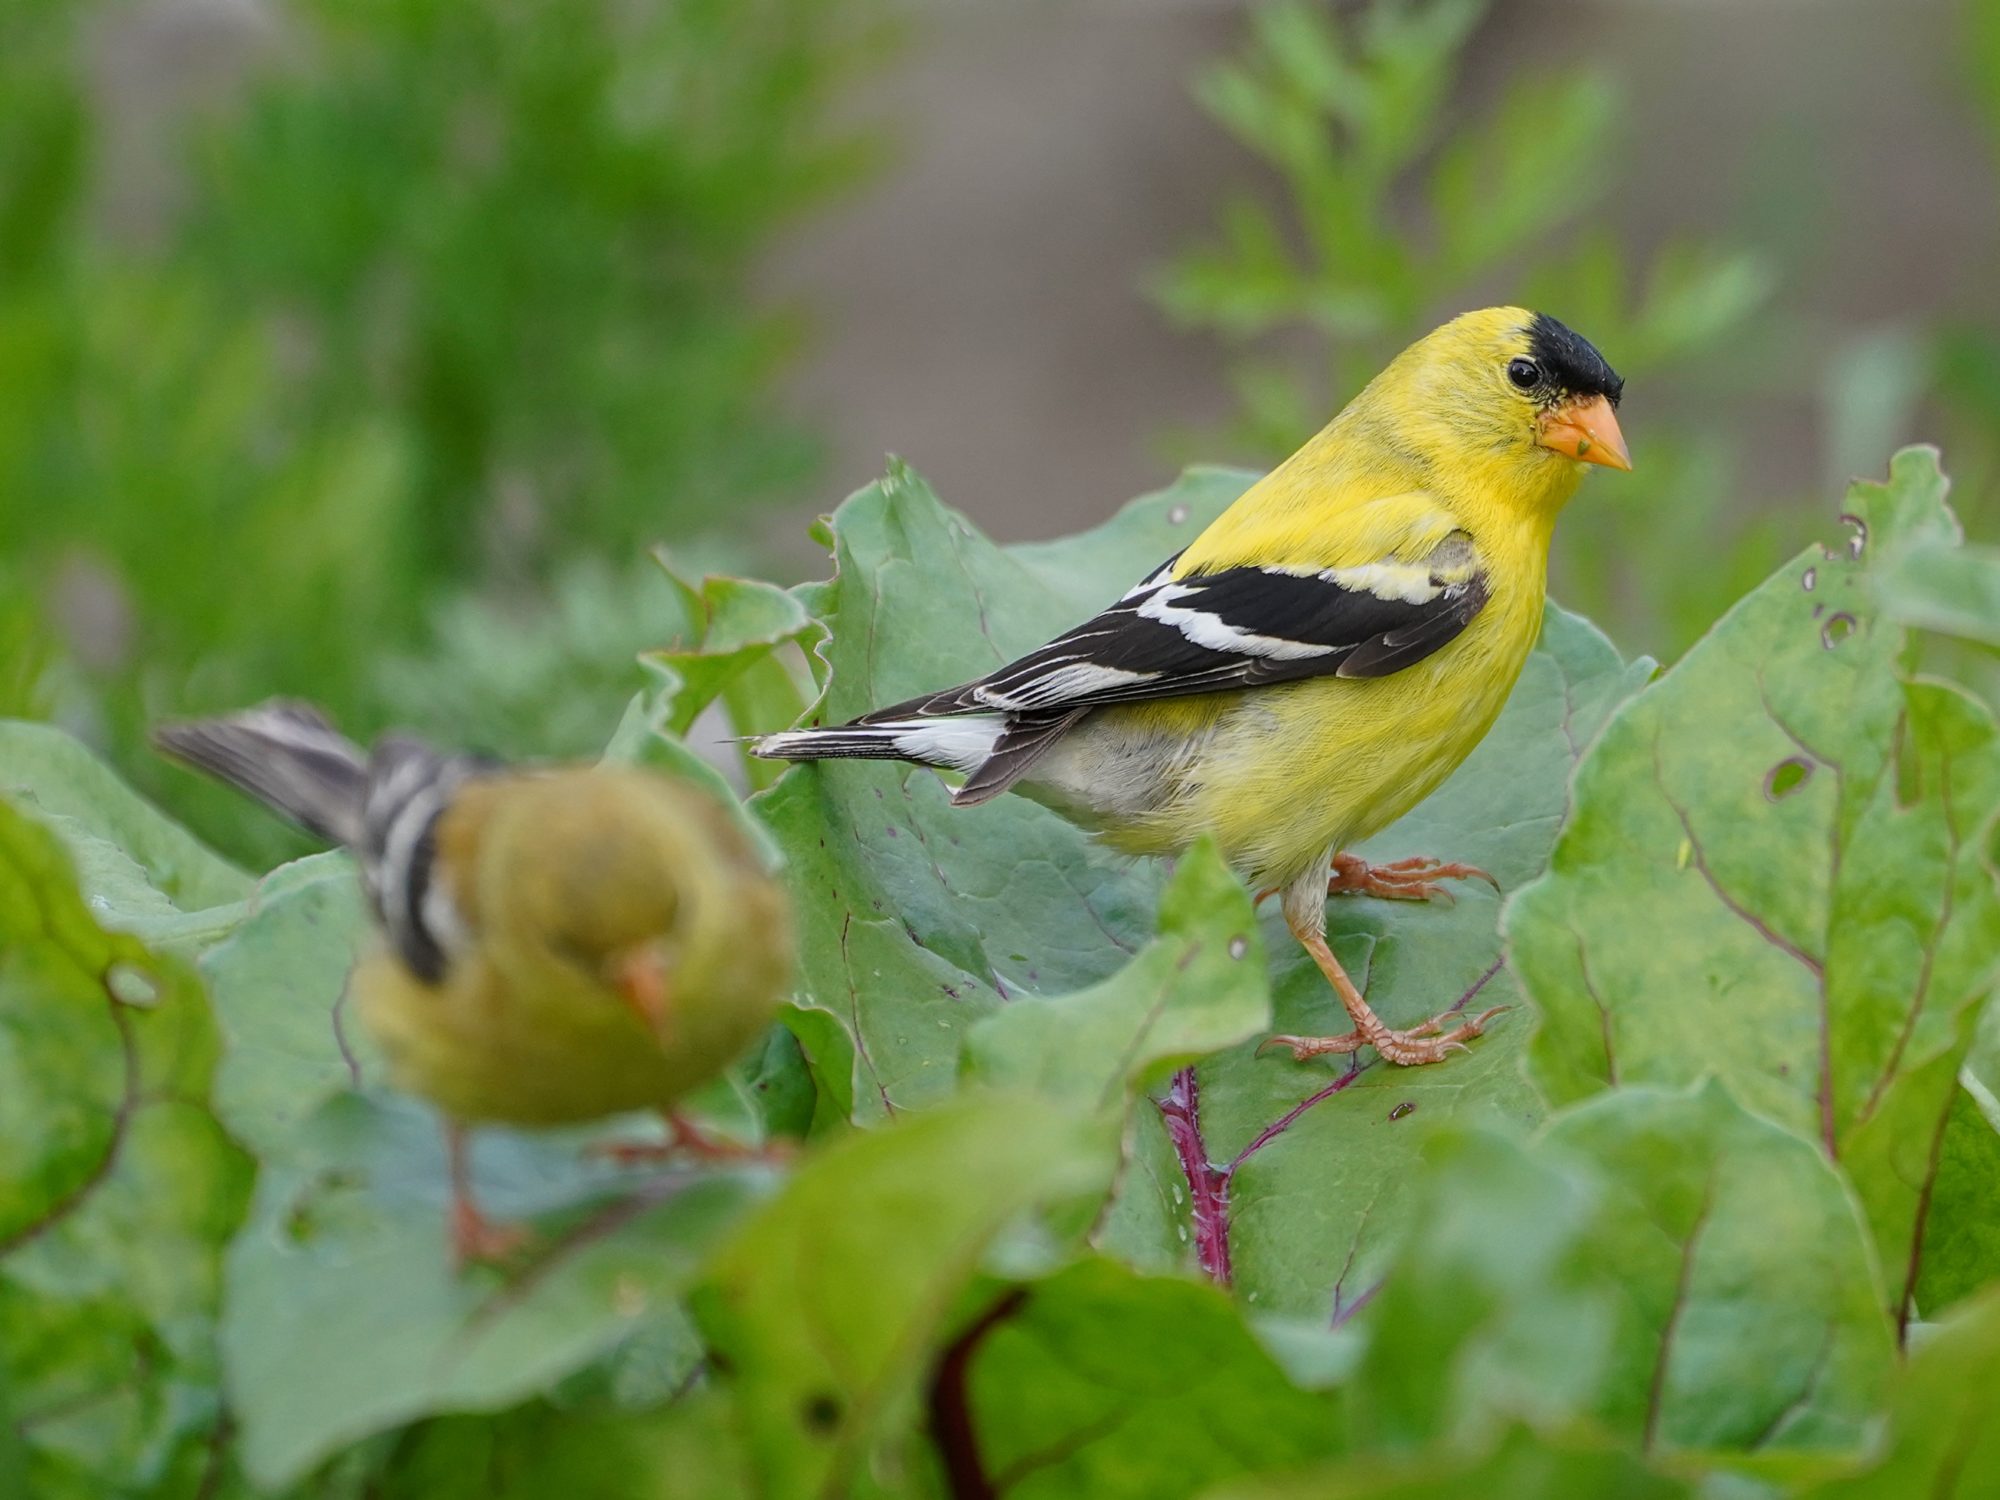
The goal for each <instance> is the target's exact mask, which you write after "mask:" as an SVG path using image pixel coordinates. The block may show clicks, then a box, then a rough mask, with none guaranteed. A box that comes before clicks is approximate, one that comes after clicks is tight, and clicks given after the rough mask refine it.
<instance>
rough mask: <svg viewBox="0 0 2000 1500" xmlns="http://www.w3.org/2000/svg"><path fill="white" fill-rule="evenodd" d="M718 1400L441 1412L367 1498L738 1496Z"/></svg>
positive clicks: (736, 1463) (740, 1479) (707, 1499)
mask: <svg viewBox="0 0 2000 1500" xmlns="http://www.w3.org/2000/svg"><path fill="white" fill-rule="evenodd" d="M730 1415H731V1414H730V1413H729V1412H728V1411H727V1409H726V1408H725V1407H724V1405H723V1403H721V1402H719V1401H716V1400H712V1399H704V1398H703V1397H702V1396H693V1397H689V1398H686V1399H684V1400H681V1401H679V1402H677V1403H675V1404H674V1405H672V1406H671V1407H669V1408H668V1409H665V1410H658V1411H617V1410H603V1411H600V1410H589V1411H563V1410H556V1409H554V1408H552V1407H550V1406H548V1405H547V1404H545V1403H540V1402H537V1403H531V1404H529V1405H528V1406H526V1407H524V1408H521V1409H519V1410H516V1411H511V1412H507V1413H505V1414H504V1415H501V1416H498V1417H444V1418H440V1419H438V1420H437V1421H434V1422H428V1423H425V1424H424V1425H423V1426H422V1427H421V1428H419V1429H417V1431H416V1432H414V1433H413V1434H412V1435H411V1437H410V1438H409V1439H408V1440H406V1441H405V1442H404V1443H402V1444H401V1445H399V1447H398V1450H397V1452H396V1455H395V1457H394V1460H393V1461H392V1463H391V1464H390V1465H389V1466H388V1468H387V1469H386V1471H385V1472H383V1473H382V1474H381V1475H380V1476H379V1477H378V1478H377V1479H376V1480H375V1483H374V1486H373V1487H372V1488H371V1489H370V1490H369V1492H368V1493H369V1496H370V1497H371V1500H375V1497H379V1500H552V1497H556V1496H560V1497H562V1500H660V1497H661V1496H667V1495H670V1496H672V1497H673V1500H741V1497H742V1496H744V1495H746V1494H748V1493H750V1490H749V1475H748V1471H747V1469H746V1468H745V1467H744V1463H743V1458H742V1455H741V1453H740V1452H739V1451H737V1450H738V1449H739V1448H740V1445H739V1444H737V1443H735V1442H734V1441H733V1438H734V1434H733V1433H732V1432H731V1430H730V1428H729V1425H728V1421H729V1417H730Z"/></svg>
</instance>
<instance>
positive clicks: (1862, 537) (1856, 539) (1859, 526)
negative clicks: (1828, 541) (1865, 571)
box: [1840, 515, 1868, 560]
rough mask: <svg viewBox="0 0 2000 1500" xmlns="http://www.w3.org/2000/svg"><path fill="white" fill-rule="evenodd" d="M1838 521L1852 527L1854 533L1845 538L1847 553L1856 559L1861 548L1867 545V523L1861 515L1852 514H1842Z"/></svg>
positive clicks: (1859, 554)
mask: <svg viewBox="0 0 2000 1500" xmlns="http://www.w3.org/2000/svg"><path fill="white" fill-rule="evenodd" d="M1840 523H1841V525H1843V526H1852V527H1853V528H1854V535H1853V536H1851V537H1849V538H1848V539H1847V555H1848V556H1849V557H1850V558H1854V559H1857V560H1858V559H1859V558H1860V556H1861V553H1862V550H1863V549H1864V548H1866V547H1867V545H1868V523H1867V522H1866V521H1864V520H1862V519H1861V517H1859V516H1852V515H1842V516H1841V518H1840Z"/></svg>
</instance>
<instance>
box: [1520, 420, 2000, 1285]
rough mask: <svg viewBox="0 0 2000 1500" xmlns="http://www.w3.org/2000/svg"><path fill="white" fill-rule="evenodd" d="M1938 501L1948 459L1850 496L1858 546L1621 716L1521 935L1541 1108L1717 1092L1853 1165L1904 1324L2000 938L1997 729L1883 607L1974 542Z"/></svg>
mask: <svg viewBox="0 0 2000 1500" xmlns="http://www.w3.org/2000/svg"><path fill="white" fill-rule="evenodd" d="M1944 489H1945V485H1944V480H1943V477H1942V476H1941V475H1940V473H1939V472H1938V468H1937V463H1936V457H1935V455H1934V454H1932V453H1930V452H1929V451H1928V450H1921V449H1912V450H1909V451H1907V452H1905V453H1903V454H1900V455H1899V456H1898V457H1897V459H1896V461H1895V463H1894V465H1893V467H1892V470H1891V478H1890V481H1889V483H1888V484H1886V485H1880V484H1863V485H1857V486H1856V487H1855V488H1854V490H1853V492H1852V493H1851V495H1850V497H1849V506H1850V509H1851V510H1852V511H1853V512H1854V516H1855V520H1856V526H1855V535H1854V538H1853V540H1852V542H1851V543H1850V544H1849V545H1847V546H1845V547H1843V548H1840V549H1838V550H1829V549H1818V548H1816V549H1812V550H1810V551H1809V552H1808V553H1807V554H1806V555H1805V556H1804V557H1802V558H1800V559H1798V560H1797V561H1796V562H1794V563H1793V564H1792V565H1790V566H1788V567H1786V568H1784V569H1781V570H1780V571H1779V572H1778V573H1777V574H1776V575H1774V576H1773V577H1772V578H1771V579H1770V581H1768V582H1767V583H1765V584H1764V585H1763V586H1762V587H1760V588H1759V589H1757V590H1756V591H1755V592H1754V593H1752V594H1751V595H1750V596H1749V597H1748V598H1746V599H1745V600H1743V602H1742V603H1741V604H1739V605H1738V606H1737V607H1736V608H1735V609H1733V610H1732V611H1731V612H1730V613H1729V614H1728V615H1727V616H1726V617H1725V618H1724V619H1723V620H1722V621H1721V622H1720V623H1719V624H1717V625H1716V626H1715V628H1714V629H1713V630H1712V631H1711V632H1710V633H1709V634H1708V636H1707V637H1705V638H1704V639H1703V640H1702V641H1701V642H1700V643H1699V644H1698V645H1697V646H1696V647H1695V648H1694V649H1693V650H1692V651H1690V652H1689V653H1688V656H1687V658H1686V659H1685V660H1684V661H1682V662H1681V663H1680V664H1679V665H1678V666H1677V667H1676V668H1675V669H1674V670H1673V671H1672V672H1670V673H1669V674H1667V676H1666V677H1664V678H1663V679H1662V680H1661V681H1660V682H1659V683H1657V684H1655V685H1654V686H1653V687H1652V688H1651V689H1649V690H1648V691H1647V692H1646V693H1644V694H1643V695H1641V696H1640V697H1638V698H1637V699H1635V700H1633V701H1632V702H1631V703H1630V704H1628V705H1627V706H1626V707H1625V709H1624V710H1623V711H1622V712H1620V713H1619V714H1617V715H1616V716H1615V717H1614V718H1613V720H1612V721H1611V723H1610V725H1609V726H1608V727H1607V728H1606V730H1605V732H1604V734H1603V736H1602V738H1601V739H1600V740H1599V741H1598V744H1597V746H1596V748H1595V750H1594V751H1593V752H1592V753H1591V754H1590V756H1589V758H1588V759H1587V760H1586V761H1585V762H1584V764H1583V766H1582V767H1581V769H1580V770H1579V772H1578V775H1577V782H1576V810H1575V814H1574V816H1573V817H1572V818H1571V820H1570V822H1569V824H1568V825H1567V827H1566V828H1565V830H1564V833H1563V837H1562V840H1561V842H1560V843H1559V844H1558V845H1557V847H1556V851H1555V856H1554V860H1553V863H1552V865H1551V868H1550V872H1549V874H1548V876H1547V877H1546V878H1545V879H1544V880H1542V881H1540V882H1539V883H1537V884H1536V885H1534V886H1533V887H1531V888H1530V889H1528V890H1526V891H1523V892H1521V893H1520V894H1519V895H1518V896H1517V897H1516V898H1515V900H1514V902H1513V903H1512V905H1511V906H1510V908H1509V911H1508V920H1507V930H1508V937H1509V941H1510V943H1511V945H1512V952H1513V955H1514V962H1515V965H1516V966H1517V967H1518V969H1519V970H1520V972H1521V974H1522V976H1523V978H1524V980H1525V982H1526V984H1527V987H1528V989H1529V991H1530V992H1531V993H1532V995H1533V996H1534V999H1535V1001H1536V1003H1537V1005H1538V1007H1539V1008H1540V1010H1541V1013H1542V1024H1541V1027H1540V1029H1539V1031H1538V1032H1537V1034H1536V1038H1535V1041H1534V1044H1533V1047H1532V1057H1533V1066H1534V1073H1535V1077H1536V1079H1537V1081H1538V1082H1540V1084H1541V1085H1542V1087H1543V1088H1544V1089H1545V1090H1546V1091H1547V1092H1548V1093H1549V1095H1550V1096H1551V1097H1552V1098H1554V1099H1556V1100H1557V1101H1563V1100H1569V1099H1576V1098H1581V1097H1584V1096H1586V1095H1588V1094H1590V1093H1591V1092H1593V1091H1596V1090H1601V1089H1606V1088H1610V1087H1612V1086H1614V1085H1618V1084H1626V1083H1634V1082H1649V1081H1650V1082H1664V1083H1680V1082H1687V1081H1691V1080H1694V1079H1696V1078H1699V1077H1702V1076H1703V1075H1705V1074H1709V1073H1715V1074H1717V1075H1719V1076H1720V1077H1721V1078H1723V1079H1724V1080H1725V1081H1727V1083H1728V1084H1729V1086H1730V1087H1731V1088H1732V1089H1733V1090H1734V1091H1735V1092H1736V1093H1737V1094H1738V1095H1739V1097H1741V1098H1742V1099H1743V1100H1744V1102H1745V1103H1747V1104H1748V1105H1750V1106H1751V1107H1752V1108H1754V1109H1757V1110H1759V1111H1762V1112H1764V1113H1767V1114H1769V1115H1771V1116H1772V1117H1773V1118H1775V1119H1778V1120H1781V1121H1783V1122H1785V1123H1786V1124H1788V1125H1790V1126H1792V1127H1793V1128H1795V1129H1797V1130H1799V1131H1801V1132H1804V1133H1806V1134H1807V1135H1809V1136H1811V1137H1812V1138H1814V1139H1817V1140H1818V1141H1819V1142H1820V1143H1821V1146H1822V1148H1823V1149H1824V1150H1825V1151H1826V1152H1827V1154H1828V1155H1829V1156H1831V1157H1836V1158H1838V1159H1839V1160H1841V1161H1842V1162H1843V1163H1844V1164H1845V1165H1846V1167H1847V1169H1848V1171H1849V1173H1850V1174H1851V1176H1852V1178H1853V1181H1854V1184H1855V1186H1856V1188H1857V1189H1858V1190H1859V1192H1860V1194H1861V1198H1862V1201H1863V1203H1864V1205H1865V1206H1866V1208H1867V1210H1868V1215H1869V1220H1870V1223H1871V1226H1872V1227H1873V1230H1874V1233H1875V1238H1876V1243H1877V1246H1878V1248H1879V1251H1880V1253H1881V1255H1882V1258H1883V1261H1884V1262H1885V1264H1886V1266H1887V1267H1888V1270H1889V1275H1888V1278H1887V1280H1888V1287H1887V1291H1888V1294H1889V1296H1890V1298H1891V1300H1892V1302H1893V1304H1894V1306H1895V1309H1896V1311H1897V1313H1898V1316H1899V1317H1900V1318H1902V1319H1904V1320H1907V1318H1908V1317H1909V1315H1910V1312H1911V1310H1912V1298H1913V1295H1914V1289H1915V1285H1916V1281H1917V1268H1918V1265H1919V1263H1920V1260H1921V1255H1922V1245H1923V1235H1924V1228H1925V1225H1924V1210H1925V1205H1926V1203H1927V1199H1928V1192H1929V1184H1930V1182H1931V1179H1932V1176H1933V1174H1934V1172H1935V1167H1936V1160H1937V1153H1938V1147H1937V1143H1938V1142H1939V1140H1940V1139H1941V1134H1942V1132H1943V1130H1944V1128H1945V1123H1946V1117H1947V1113H1948V1110H1949V1108H1950V1106H1951V1102H1952V1098H1953V1095H1954V1092H1955V1085H1954V1077H1955V1074H1956V1071H1957V1067H1958V1059H1959V1057H1960V1056H1961V1055H1962V1053H1963V1049H1964V1045H1965V1038H1966V1036H1967V1034H1968V1031H1969V1021H1970V1015H1971V1010H1972V1008H1973V1006H1974V1005H1975V1003H1976V1002H1977V1001H1978V1000H1979V999H1980V998H1981V997H1982V996H1983V995H1984V994H1985V993H1986V991H1987V989H1988V988H1989V986H1990V984H1991V982H1992V979H1993V975H1994V966H1995V960H1996V952H1995V947H1994V943H1993V934H1994V932H1995V931H1996V930H2000V900H1996V892H1995V882H1994V876H1993V870H1992V866H1991V865H1990V863H1989V862H1988V856H1987V852H1986V848H1985V836H1986V831H1987V828H1988V826H1989V823H1990V820H1991V818H1992V816H1993V813H1994V810H1995V808H1996V806H2000V743H1996V740H1995V736H1994V729H1993V723H1992V718H1991V716H1990V714H1988V713H1987V711H1986V710H1985V709H1984V708H1983V707H1982V706H1980V705H1979V704H1977V703H1976V702H1974V701H1973V700H1971V699H1970V698H1968V697H1966V696H1965V695H1963V694H1962V693H1959V692H1957V691H1955V690H1953V689H1951V688H1949V687H1946V686H1944V685H1941V684H1936V683H1928V682H1916V683H1911V682H1905V681H1904V680H1902V678H1901V677H1900V676H1899V675H1898V671H1897V665H1898V661H1899V658H1900V656H1901V654H1902V652H1903V647H1904V641H1903V633H1902V632H1901V631H1900V630H1899V629H1897V628H1896V627H1894V626H1893V625H1891V624H1890V623H1888V622H1886V621H1884V620H1881V619H1879V618H1878V617H1877V613H1876V608H1875V606H1874V605H1873V604H1872V603H1871V600H1870V596H1869V592H1868V587H1867V581H1868V576H1869V572H1870V569H1871V565H1872V564H1871V559H1873V558H1874V557H1875V556H1876V555H1877V554H1878V553H1883V552H1890V553H1893V552H1895V551H1897V550H1899V549H1900V548H1902V547H1903V546H1905V545H1908V544H1910V543H1912V542H1914V541H1921V540H1925V539H1939V540H1949V539H1950V538H1952V537H1955V536H1956V534H1957V533H1956V523H1955V521H1954V520H1953V519H1952V516H1951V513H1950V511H1949V510H1948V509H1947V507H1946V505H1945V502H1944ZM1640 914H1643V915H1640Z"/></svg>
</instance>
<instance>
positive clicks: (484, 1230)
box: [451, 1197, 531, 1271]
mask: <svg viewBox="0 0 2000 1500" xmlns="http://www.w3.org/2000/svg"><path fill="white" fill-rule="evenodd" d="M530 1238H531V1236H530V1235H529V1233H528V1231H527V1230H526V1229H524V1228H522V1227H521V1226H520V1225H519V1224H501V1223H496V1222H495V1221H494V1220H492V1219H489V1218H487V1217H486V1215H484V1214H482V1213H481V1212H480V1211H479V1209H478V1207H477V1206H476V1205H475V1204H474V1203H473V1202H472V1200H471V1199H470V1198H466V1197H454V1198H453V1200H452V1205H451V1259H452V1264H453V1265H454V1266H455V1267H457V1268H458V1269H459V1270H461V1271H463V1270H464V1269H465V1268H466V1267H467V1266H473V1265H493V1264H494V1263H496V1262H499V1261H504V1260H507V1259H509V1258H510V1257H511V1256H513V1255H514V1254H515V1253H516V1252H517V1251H519V1250H521V1249H522V1248H524V1247H525V1246H526V1245H527V1244H528V1242H529V1239H530Z"/></svg>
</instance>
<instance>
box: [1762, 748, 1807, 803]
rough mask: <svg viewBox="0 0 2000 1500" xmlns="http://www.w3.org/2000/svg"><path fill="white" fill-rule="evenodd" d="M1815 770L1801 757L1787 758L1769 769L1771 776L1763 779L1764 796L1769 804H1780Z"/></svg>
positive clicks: (1804, 782)
mask: <svg viewBox="0 0 2000 1500" xmlns="http://www.w3.org/2000/svg"><path fill="white" fill-rule="evenodd" d="M1815 769H1816V767H1815V766H1814V765H1813V763H1812V762H1811V761H1809V760H1807V759H1806V758H1805V757H1804V756H1803V755H1792V756H1787V757H1786V758H1785V759H1784V760H1781V761H1779V762H1778V763H1777V764H1776V765H1775V766H1773V767H1771V774H1770V775H1768V776H1766V777H1765V778H1764V796H1765V798H1766V799H1767V800H1768V801H1771V802H1782V801H1784V800H1785V798H1787V797H1789V796H1791V795H1792V793H1793V792H1796V791H1797V790H1798V789H1799V788H1800V787H1802V786H1804V785H1805V784H1806V783H1807V782H1808V781H1810V780H1812V773H1813V771H1814V770H1815Z"/></svg>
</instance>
